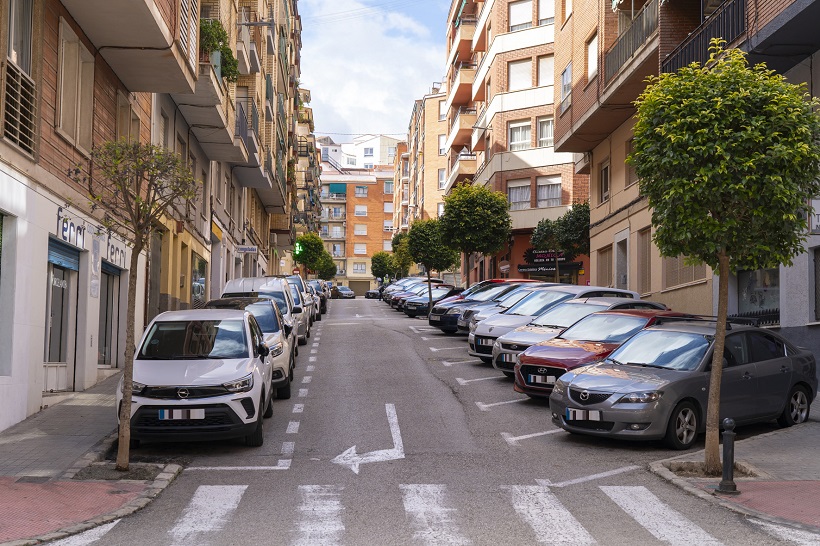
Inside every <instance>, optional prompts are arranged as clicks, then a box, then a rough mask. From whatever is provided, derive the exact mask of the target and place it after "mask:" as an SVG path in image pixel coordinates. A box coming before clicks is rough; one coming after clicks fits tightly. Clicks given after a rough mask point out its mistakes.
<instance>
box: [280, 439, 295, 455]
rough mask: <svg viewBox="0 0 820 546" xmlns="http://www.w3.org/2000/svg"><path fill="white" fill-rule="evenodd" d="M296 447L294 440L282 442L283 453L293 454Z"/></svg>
mask: <svg viewBox="0 0 820 546" xmlns="http://www.w3.org/2000/svg"><path fill="white" fill-rule="evenodd" d="M294 449H296V444H295V443H294V442H282V455H289V456H293V450H294Z"/></svg>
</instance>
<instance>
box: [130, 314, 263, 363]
mask: <svg viewBox="0 0 820 546" xmlns="http://www.w3.org/2000/svg"><path fill="white" fill-rule="evenodd" d="M248 355H249V350H248V343H247V341H246V339H245V323H244V322H243V321H242V320H236V319H232V320H180V321H158V322H155V323H154V324H153V326H152V327H151V330H150V331H149V332H148V335H147V336H146V337H145V343H143V344H142V347H141V348H140V350H139V352H138V353H137V359H138V360H190V359H195V358H246V357H248Z"/></svg>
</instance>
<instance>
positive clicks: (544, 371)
mask: <svg viewBox="0 0 820 546" xmlns="http://www.w3.org/2000/svg"><path fill="white" fill-rule="evenodd" d="M548 371H549V370H548V369H546V368H538V373H540V374H541V375H546V374H547V372H548Z"/></svg>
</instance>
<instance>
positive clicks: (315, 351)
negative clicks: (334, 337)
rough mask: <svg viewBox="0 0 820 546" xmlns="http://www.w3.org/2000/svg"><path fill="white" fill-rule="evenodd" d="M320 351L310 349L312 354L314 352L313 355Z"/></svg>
mask: <svg viewBox="0 0 820 546" xmlns="http://www.w3.org/2000/svg"><path fill="white" fill-rule="evenodd" d="M318 352H319V351H317V350H316V349H311V350H310V354H312V355H315V354H316V353H318Z"/></svg>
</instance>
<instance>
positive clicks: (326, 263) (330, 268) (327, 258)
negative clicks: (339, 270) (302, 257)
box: [316, 251, 336, 281]
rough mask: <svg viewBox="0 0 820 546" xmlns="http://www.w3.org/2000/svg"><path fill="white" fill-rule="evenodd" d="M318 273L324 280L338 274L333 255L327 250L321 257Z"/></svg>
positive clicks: (317, 268)
mask: <svg viewBox="0 0 820 546" xmlns="http://www.w3.org/2000/svg"><path fill="white" fill-rule="evenodd" d="M316 273H317V274H318V275H319V278H320V279H322V280H323V281H329V280H330V279H332V278H333V277H335V276H336V262H334V261H333V256H331V255H330V253H329V252H327V251H325V253H324V254H322V257H321V258H320V259H319V265H318V266H317V267H316Z"/></svg>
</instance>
